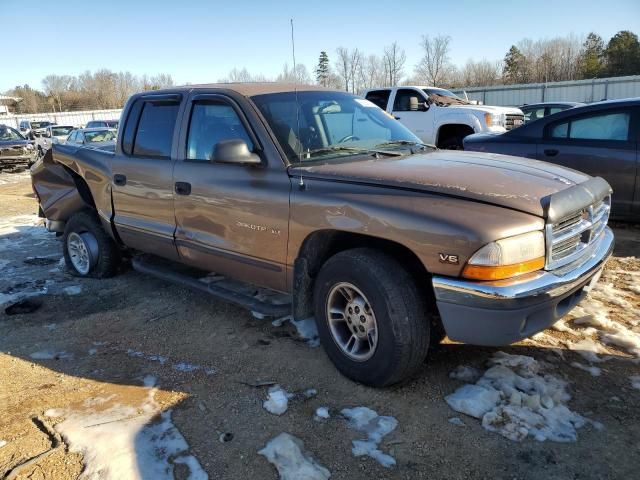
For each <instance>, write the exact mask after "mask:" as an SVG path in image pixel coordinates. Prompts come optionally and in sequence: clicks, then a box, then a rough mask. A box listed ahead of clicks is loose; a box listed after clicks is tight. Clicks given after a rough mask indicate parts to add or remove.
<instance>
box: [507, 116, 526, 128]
mask: <svg viewBox="0 0 640 480" xmlns="http://www.w3.org/2000/svg"><path fill="white" fill-rule="evenodd" d="M523 123H524V115H521V114H519V113H507V122H506V125H505V128H506V129H507V130H513V129H514V128H517V127H519V126H520V125H522V124H523Z"/></svg>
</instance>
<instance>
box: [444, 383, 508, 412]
mask: <svg viewBox="0 0 640 480" xmlns="http://www.w3.org/2000/svg"><path fill="white" fill-rule="evenodd" d="M445 400H446V402H447V403H448V404H449V406H450V407H451V408H453V409H454V410H455V411H456V412H460V413H464V414H466V415H470V416H472V417H475V418H482V417H483V416H484V414H485V413H487V412H489V411H490V410H493V409H494V408H495V407H496V406H497V405H498V402H500V392H498V391H497V390H494V389H493V388H485V387H482V386H480V385H471V384H467V385H464V386H462V387H460V388H459V389H457V390H456V391H455V392H453V393H452V394H451V395H447V396H446V397H445Z"/></svg>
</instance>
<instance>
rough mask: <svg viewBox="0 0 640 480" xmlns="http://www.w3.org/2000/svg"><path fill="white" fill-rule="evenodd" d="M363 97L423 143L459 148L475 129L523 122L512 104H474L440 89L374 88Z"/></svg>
mask: <svg viewBox="0 0 640 480" xmlns="http://www.w3.org/2000/svg"><path fill="white" fill-rule="evenodd" d="M364 96H365V98H366V99H367V100H369V101H371V102H373V103H375V104H376V105H377V106H378V107H380V108H382V109H383V110H386V111H387V112H389V113H390V114H392V115H393V116H394V117H395V118H396V119H397V120H399V121H400V122H401V123H402V124H403V125H404V126H405V127H407V128H408V129H409V130H411V131H412V132H413V133H414V134H416V135H417V136H418V138H420V140H422V141H423V142H424V143H427V144H430V145H437V147H438V148H446V149H454V150H461V149H462V139H463V138H464V137H466V136H467V135H471V134H472V133H479V132H506V131H507V130H511V129H513V128H515V127H518V126H520V125H521V124H522V123H523V122H524V115H523V113H522V112H521V111H520V110H519V109H517V108H513V107H491V106H488V105H476V104H473V103H471V102H469V101H467V100H465V99H463V98H460V97H458V96H456V95H455V94H453V93H451V92H450V91H449V90H445V89H443V88H434V87H424V86H407V87H392V88H376V89H373V90H367V91H365V93H364Z"/></svg>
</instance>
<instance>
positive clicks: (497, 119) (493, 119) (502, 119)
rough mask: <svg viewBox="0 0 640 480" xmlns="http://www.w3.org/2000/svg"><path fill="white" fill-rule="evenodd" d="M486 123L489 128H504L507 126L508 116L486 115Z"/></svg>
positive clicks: (498, 114) (499, 114) (501, 114)
mask: <svg viewBox="0 0 640 480" xmlns="http://www.w3.org/2000/svg"><path fill="white" fill-rule="evenodd" d="M484 121H485V123H486V124H487V126H488V127H504V126H505V125H506V124H507V116H506V115H505V114H504V113H485V114H484Z"/></svg>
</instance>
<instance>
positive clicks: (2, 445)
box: [0, 440, 7, 448]
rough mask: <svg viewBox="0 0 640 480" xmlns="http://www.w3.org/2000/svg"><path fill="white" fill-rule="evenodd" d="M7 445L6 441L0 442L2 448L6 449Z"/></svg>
mask: <svg viewBox="0 0 640 480" xmlns="http://www.w3.org/2000/svg"><path fill="white" fill-rule="evenodd" d="M6 444H7V441H6V440H0V448H2V447H4V446H5V445H6Z"/></svg>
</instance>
